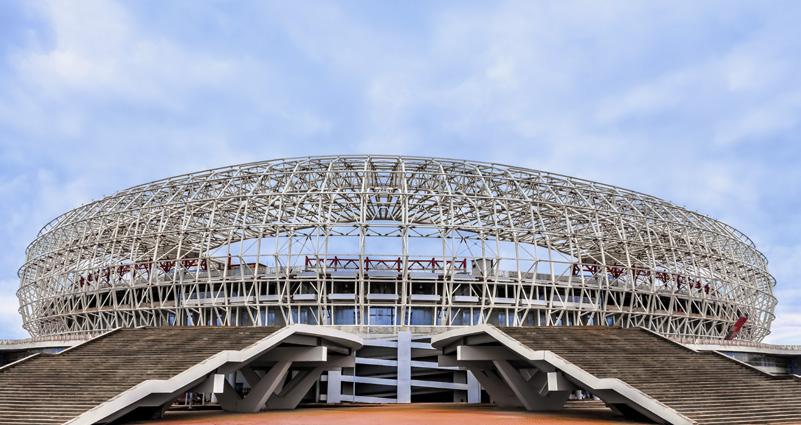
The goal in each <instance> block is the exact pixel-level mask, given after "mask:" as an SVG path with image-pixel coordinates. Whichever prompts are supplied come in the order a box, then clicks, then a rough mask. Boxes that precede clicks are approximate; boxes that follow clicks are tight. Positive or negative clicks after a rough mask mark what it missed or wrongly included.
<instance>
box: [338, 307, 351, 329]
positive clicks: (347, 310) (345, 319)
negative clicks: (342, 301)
mask: <svg viewBox="0 0 801 425" xmlns="http://www.w3.org/2000/svg"><path fill="white" fill-rule="evenodd" d="M334 324H335V325H355V324H356V308H354V307H334Z"/></svg>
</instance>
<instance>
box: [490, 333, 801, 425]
mask: <svg viewBox="0 0 801 425" xmlns="http://www.w3.org/2000/svg"><path fill="white" fill-rule="evenodd" d="M499 329H500V330H501V331H503V332H504V333H506V334H507V335H509V336H510V337H512V338H514V339H515V340H517V341H519V342H521V343H523V344H524V345H526V346H527V347H528V348H531V349H532V350H548V351H551V352H553V353H555V354H557V355H559V356H561V357H562V358H564V359H565V360H568V361H569V362H571V363H573V364H575V365H576V366H578V367H580V368H582V369H584V370H585V371H587V372H589V373H591V374H593V375H595V376H596V377H598V378H618V379H620V380H622V381H624V382H626V383H627V384H629V385H631V386H632V387H634V388H636V389H638V390H640V391H642V392H644V393H645V394H647V395H648V396H650V397H652V398H654V399H656V400H658V401H659V402H661V403H663V404H665V405H667V406H668V407H671V408H673V409H675V410H676V411H678V412H679V413H681V414H682V415H684V416H686V417H687V418H689V419H691V420H693V421H695V422H696V423H698V424H701V425H707V424H708V425H713V424H774V423H775V424H779V423H798V424H801V381H799V380H798V379H796V378H792V377H773V376H769V375H766V374H764V373H762V372H759V371H757V370H754V369H752V368H750V367H748V366H745V365H743V364H740V363H738V362H736V361H734V360H731V359H728V358H726V357H724V356H721V355H719V354H716V353H709V352H707V353H696V352H694V351H691V350H689V349H687V348H684V347H682V346H680V345H678V344H676V343H673V342H670V341H668V340H665V339H663V338H661V337H659V336H656V335H654V334H652V333H650V332H647V331H645V330H641V329H620V328H606V327H580V328H579V327H577V328H570V327H558V328H546V327H541V328H540V327H536V328H499Z"/></svg>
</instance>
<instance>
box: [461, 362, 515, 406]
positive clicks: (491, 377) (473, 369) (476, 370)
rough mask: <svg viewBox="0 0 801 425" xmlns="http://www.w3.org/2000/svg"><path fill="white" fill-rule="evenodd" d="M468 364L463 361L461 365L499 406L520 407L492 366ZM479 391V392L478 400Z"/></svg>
mask: <svg viewBox="0 0 801 425" xmlns="http://www.w3.org/2000/svg"><path fill="white" fill-rule="evenodd" d="M476 363H477V362H476ZM476 363H474V364H470V363H469V362H465V363H463V364H462V365H460V366H462V367H464V368H466V369H467V370H468V371H469V372H470V373H471V374H472V375H473V376H474V377H475V379H476V380H477V381H478V382H479V383H480V384H481V388H484V390H485V391H487V394H489V396H490V399H492V401H493V402H494V403H495V404H496V405H498V406H500V407H520V406H521V403H520V400H519V399H518V398H517V396H515V394H514V393H513V392H512V390H511V389H510V388H509V386H508V385H506V383H504V382H503V380H502V379H501V378H499V377H498V376H497V375H496V374H495V371H494V370H493V368H492V367H482V366H481V365H479V364H476ZM480 397H481V393H480V392H479V401H480Z"/></svg>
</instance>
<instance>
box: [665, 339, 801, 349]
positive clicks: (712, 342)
mask: <svg viewBox="0 0 801 425" xmlns="http://www.w3.org/2000/svg"><path fill="white" fill-rule="evenodd" d="M671 339H673V340H674V341H676V342H678V343H680V344H693V345H722V346H727V347H750V348H765V349H771V350H784V351H801V345H781V344H768V343H765V342H754V341H744V340H739V339H731V340H729V339H714V338H671Z"/></svg>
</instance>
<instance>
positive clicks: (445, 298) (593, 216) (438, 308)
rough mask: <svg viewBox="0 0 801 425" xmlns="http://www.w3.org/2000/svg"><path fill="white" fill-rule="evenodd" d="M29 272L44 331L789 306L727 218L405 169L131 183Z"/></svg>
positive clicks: (716, 327)
mask: <svg viewBox="0 0 801 425" xmlns="http://www.w3.org/2000/svg"><path fill="white" fill-rule="evenodd" d="M19 275H20V280H21V284H20V285H21V286H20V289H19V291H18V296H19V299H20V304H21V307H20V313H21V314H22V316H23V320H24V327H25V328H26V329H27V330H28V331H29V332H30V333H31V334H32V335H36V336H47V335H58V334H73V333H90V332H98V331H103V330H109V329H113V328H117V327H133V326H168V325H169V326H172V325H189V326H220V325H222V326H226V325H230V326H233V325H239V326H243V325H246V326H247V325H256V326H258V325H270V326H274V325H283V324H289V323H309V324H320V325H333V326H355V327H369V328H370V329H373V328H374V327H375V328H377V329H383V330H385V331H387V330H388V331H392V329H397V328H399V327H402V326H403V327H409V326H411V327H421V328H425V327H429V328H430V327H455V326H466V325H474V324H479V323H491V324H496V325H503V326H518V325H520V326H531V325H543V326H578V325H602V326H626V327H631V326H642V327H645V328H648V329H651V330H653V331H656V332H659V333H661V334H664V335H668V336H674V337H691V338H720V339H723V338H727V337H728V338H732V337H736V338H737V339H743V340H752V341H759V340H761V339H762V338H763V337H765V336H766V335H767V334H768V333H769V329H770V323H771V321H772V320H773V317H774V316H773V311H774V307H775V304H776V299H775V298H774V296H773V286H774V284H775V281H774V279H773V278H772V277H771V275H770V274H769V273H768V271H767V261H766V259H765V257H764V256H763V255H762V254H761V253H760V252H759V251H758V250H757V249H756V248H755V246H754V244H753V243H752V242H751V240H750V239H748V238H747V237H746V236H745V235H743V234H742V233H740V232H738V231H737V230H736V229H734V228H732V227H730V226H728V225H726V224H724V223H721V222H719V221H717V220H714V219H711V218H709V217H706V216H704V215H701V214H698V213H695V212H692V211H688V210H686V209H683V208H680V207H678V206H676V205H674V204H671V203H669V202H666V201H663V200H660V199H658V198H655V197H652V196H648V195H644V194H641V193H637V192H633V191H629V190H625V189H621V188H618V187H614V186H609V185H604V184H600V183H595V182H591V181H586V180H581V179H576V178H572V177H566V176H561V175H556V174H551V173H546V172H542V171H536V170H530V169H525V168H520V167H513V166H505V165H498V164H489V163H481V162H473V161H460V160H451V159H438V158H425V157H399V156H325V157H307V158H294V159H283V160H274V161H265V162H257V163H251V164H244V165H237V166H232V167H226V168H220V169H214V170H208V171H203V172H198V173H192V174H186V175H182V176H177V177H173V178H168V179H164V180H160V181H156V182H153V183H148V184H145V185H141V186H137V187H133V188H130V189H126V190H123V191H121V192H118V193H116V194H114V195H112V196H109V197H106V198H103V199H101V200H99V201H96V202H93V203H90V204H87V205H84V206H81V207H79V208H76V209H74V210H72V211H69V212H67V213H66V214H64V215H62V216H60V217H58V218H56V219H55V220H53V221H52V222H51V223H49V224H48V225H46V226H45V227H44V228H43V229H42V230H41V231H40V232H39V234H38V235H37V238H36V239H35V240H34V241H33V242H32V243H31V244H30V246H29V247H28V249H27V252H26V262H25V264H24V265H23V266H22V267H21V269H20V271H19ZM733 328H737V330H738V332H734V334H736V335H734V334H733V333H732V329H733Z"/></svg>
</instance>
